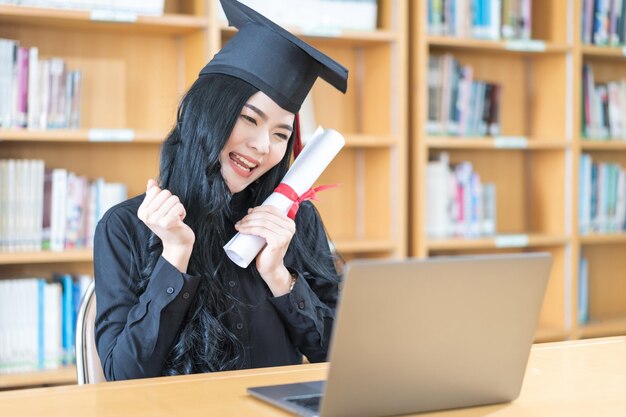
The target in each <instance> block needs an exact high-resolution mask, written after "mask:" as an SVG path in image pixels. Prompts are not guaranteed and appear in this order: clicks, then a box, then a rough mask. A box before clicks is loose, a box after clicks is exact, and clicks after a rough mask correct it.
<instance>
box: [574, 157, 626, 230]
mask: <svg viewBox="0 0 626 417" xmlns="http://www.w3.org/2000/svg"><path fill="white" fill-rule="evenodd" d="M579 181H580V183H579V191H578V198H579V202H578V207H579V211H578V216H579V218H578V220H579V229H580V233H581V234H587V233H592V232H595V233H617V232H622V231H625V230H626V168H624V167H623V166H621V165H620V164H617V163H610V162H600V163H594V162H593V159H592V158H591V155H589V154H585V153H583V154H582V155H581V156H580V179H579Z"/></svg>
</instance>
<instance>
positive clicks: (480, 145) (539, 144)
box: [426, 137, 570, 150]
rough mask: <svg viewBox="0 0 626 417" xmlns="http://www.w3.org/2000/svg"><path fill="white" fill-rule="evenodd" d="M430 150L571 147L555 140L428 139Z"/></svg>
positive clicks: (556, 148) (554, 148) (427, 144)
mask: <svg viewBox="0 0 626 417" xmlns="http://www.w3.org/2000/svg"><path fill="white" fill-rule="evenodd" d="M426 146H427V147H428V148H429V149H484V150H490V149H491V150H550V149H553V150H564V149H568V148H569V147H570V145H569V144H568V143H565V142H557V141H553V140H541V139H530V140H522V141H519V140H515V139H507V138H502V139H494V138H480V137H428V138H427V139H426Z"/></svg>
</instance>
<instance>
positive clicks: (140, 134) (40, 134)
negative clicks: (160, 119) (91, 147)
mask: <svg viewBox="0 0 626 417" xmlns="http://www.w3.org/2000/svg"><path fill="white" fill-rule="evenodd" d="M107 130H108V131H109V132H110V133H109V134H108V136H109V139H107V138H104V139H100V137H101V136H102V134H101V133H98V132H97V131H95V132H94V130H88V129H80V130H79V129H59V130H19V129H11V130H0V141H5V142H68V143H72V142H85V143H88V142H99V143H103V142H104V143H106V142H111V143H115V142H117V143H152V144H158V143H161V142H162V141H163V138H165V136H166V133H164V132H147V131H136V130H127V129H107ZM127 132H129V133H132V136H133V137H132V139H128V138H127V137H126V136H127ZM94 136H98V139H97V140H94V139H93V137H94ZM105 136H106V133H105ZM121 136H124V137H123V138H120V137H121ZM116 137H117V138H118V139H116Z"/></svg>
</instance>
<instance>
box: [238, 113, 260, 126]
mask: <svg viewBox="0 0 626 417" xmlns="http://www.w3.org/2000/svg"><path fill="white" fill-rule="evenodd" d="M241 118H242V119H244V120H245V121H247V122H248V123H252V124H253V125H255V126H256V119H255V118H254V117H251V116H248V115H247V114H242V115H241Z"/></svg>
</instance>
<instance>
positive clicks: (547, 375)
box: [0, 337, 626, 417]
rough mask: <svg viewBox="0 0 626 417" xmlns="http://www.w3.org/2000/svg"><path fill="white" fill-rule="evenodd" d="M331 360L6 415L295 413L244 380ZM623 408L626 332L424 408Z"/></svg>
mask: <svg viewBox="0 0 626 417" xmlns="http://www.w3.org/2000/svg"><path fill="white" fill-rule="evenodd" d="M327 366H328V365H327V364H313V365H299V366H289V367H280V368H266V369H255V370H245V371H233V372H222V373H216V374H203V375H187V376H180V377H167V378H153V379H144V380H135V381H122V382H114V383H105V384H97V385H85V386H70V387H56V388H40V389H30V390H23V391H9V392H4V393H0V410H2V412H1V414H2V415H3V416H20V417H30V416H48V417H57V416H59V417H61V416H80V417H88V416H98V417H108V416H115V417H117V416H126V415H128V416H170V415H171V416H185V417H193V416H202V417H207V416H220V417H228V416H238V417H239V416H255V417H263V416H290V415H291V414H288V413H284V412H282V411H280V410H279V409H276V408H274V407H272V406H270V405H266V404H265V403H263V402H260V401H258V400H255V399H253V398H251V397H249V396H248V395H247V394H246V387H248V386H253V385H255V386H256V385H267V384H279V383H288V382H298V381H306V380H314V379H324V377H325V376H326V372H327ZM427 415H437V416H439V417H444V416H459V417H460V416H465V417H469V416H486V415H489V416H490V417H501V416H533V417H536V416H551V417H558V416H564V417H565V416H567V417H575V416H591V415H602V416H618V415H620V416H623V415H626V337H612V338H604V339H592V340H582V341H574V342H560V343H546V344H539V345H535V346H533V349H532V352H531V354H530V359H529V363H528V368H527V371H526V378H525V380H524V385H523V387H522V392H521V395H520V397H519V398H518V399H517V400H515V401H514V402H512V403H508V404H500V405H492V406H485V407H475V408H466V409H459V410H451V411H444V412H439V413H432V414H430V413H429V414H420V416H427Z"/></svg>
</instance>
